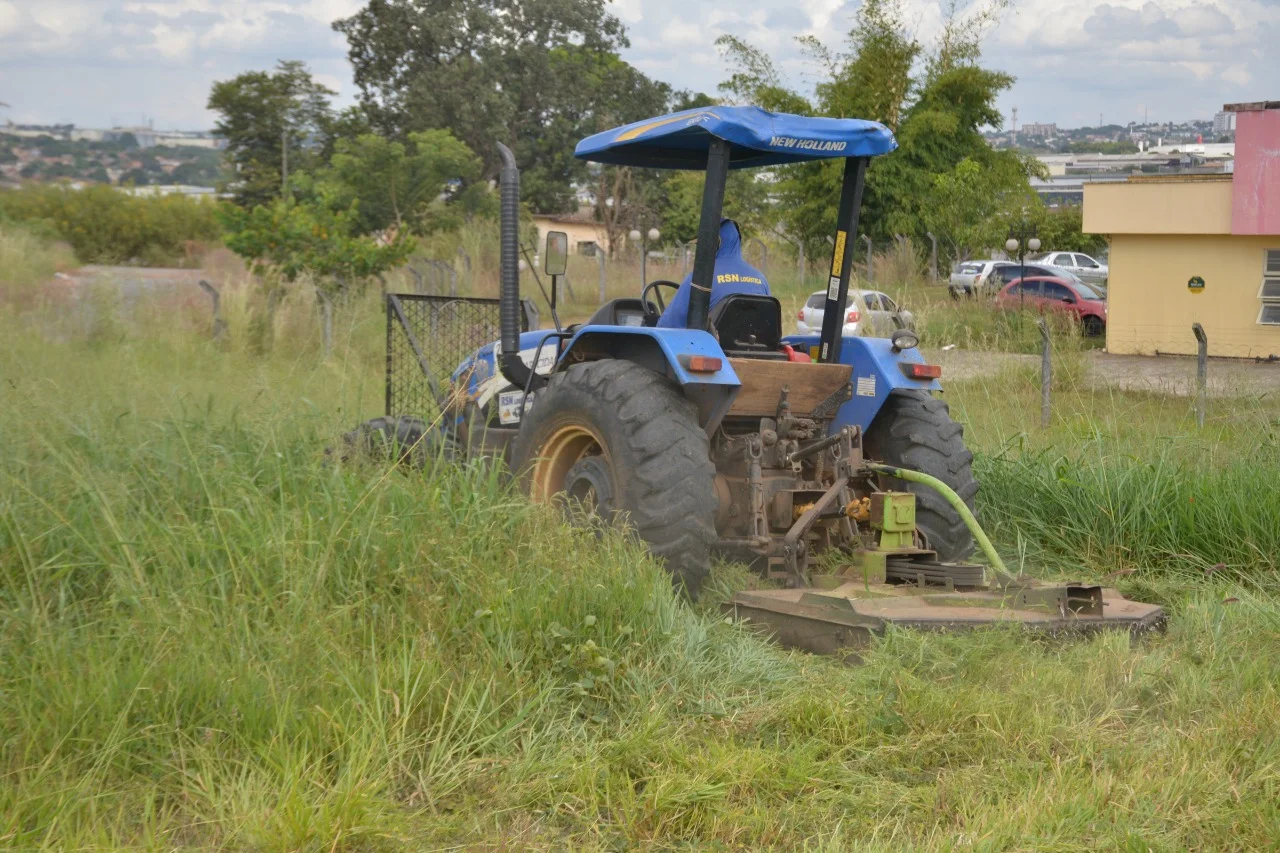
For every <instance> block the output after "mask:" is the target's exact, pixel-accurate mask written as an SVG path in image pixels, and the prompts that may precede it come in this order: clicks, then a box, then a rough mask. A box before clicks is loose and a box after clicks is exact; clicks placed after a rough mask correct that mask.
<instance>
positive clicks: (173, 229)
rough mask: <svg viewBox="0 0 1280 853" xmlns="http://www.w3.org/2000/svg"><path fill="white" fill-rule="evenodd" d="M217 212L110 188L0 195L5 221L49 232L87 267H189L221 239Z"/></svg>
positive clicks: (178, 199)
mask: <svg viewBox="0 0 1280 853" xmlns="http://www.w3.org/2000/svg"><path fill="white" fill-rule="evenodd" d="M216 211H217V207H216V205H215V204H213V203H210V202H205V201H199V200H195V199H191V198H187V197H185V196H176V195H170V196H159V197H146V198H139V197H135V196H132V195H129V194H128V193H122V192H120V191H118V190H115V189H112V188H111V187H105V186H93V187H87V188H85V189H83V190H72V189H68V188H66V187H60V186H29V187H25V188H23V189H20V190H6V191H0V218H7V219H11V220H15V221H18V222H24V223H33V224H38V226H39V227H43V228H46V229H48V230H49V231H50V232H52V233H53V234H56V235H57V237H58V238H59V239H62V240H65V241H66V242H68V243H70V244H71V247H72V249H73V250H74V251H75V253H76V257H78V258H79V259H80V261H81V262H83V263H97V264H123V263H139V264H142V265H144V266H173V265H184V264H189V263H191V262H192V254H193V252H196V251H199V250H200V249H201V248H204V247H205V246H207V244H210V243H214V242H217V241H218V240H219V239H220V236H221V227H220V226H219V224H218V220H217V217H216V215H215V214H216Z"/></svg>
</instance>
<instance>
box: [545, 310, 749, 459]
mask: <svg viewBox="0 0 1280 853" xmlns="http://www.w3.org/2000/svg"><path fill="white" fill-rule="evenodd" d="M692 356H709V357H712V358H718V359H720V368H719V369H718V370H714V371H708V372H703V371H698V372H694V371H690V370H689V369H688V367H687V364H688V359H689V358H690V357H692ZM603 358H611V359H622V360H625V361H631V362H635V363H636V364H639V365H641V366H642V367H645V368H647V369H649V370H652V371H653V372H654V373H658V374H661V375H664V376H666V377H667V378H668V379H669V380H671V381H672V382H674V383H675V384H676V385H678V386H679V387H680V389H681V391H683V393H684V395H685V396H686V397H688V398H689V399H690V400H692V401H693V402H694V403H695V404H696V405H697V406H698V423H699V425H700V426H702V427H703V428H704V429H705V430H706V431H707V433H708V434H710V433H712V432H714V431H715V429H716V428H717V427H718V426H719V425H720V421H721V419H722V418H723V417H724V415H725V412H727V411H729V406H730V404H731V403H732V402H733V398H734V397H735V396H737V394H738V389H739V388H741V387H742V382H741V381H740V380H739V379H738V374H737V373H735V372H734V370H733V366H732V365H731V364H729V358H728V356H726V355H725V354H724V350H722V349H721V348H720V344H719V342H717V341H716V339H715V338H714V337H712V336H711V335H710V334H709V333H708V332H705V331H702V330H701V329H664V328H651V327H647V326H595V325H592V326H583V327H582V328H581V329H578V330H577V332H576V333H575V334H574V336H573V338H572V339H571V340H570V341H569V343H568V345H567V346H566V347H565V350H564V353H563V354H562V355H561V356H560V361H559V362H558V363H557V364H556V367H555V370H556V371H557V372H559V371H563V370H567V369H568V368H569V366H570V365H573V364H577V363H578V362H581V361H595V360H599V359H603Z"/></svg>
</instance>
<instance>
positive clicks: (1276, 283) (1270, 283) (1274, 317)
mask: <svg viewBox="0 0 1280 853" xmlns="http://www.w3.org/2000/svg"><path fill="white" fill-rule="evenodd" d="M1258 299H1260V300H1262V309H1261V310H1260V311H1259V312H1258V323H1260V324H1261V325H1263V326H1280V249H1268V250H1267V261H1266V265H1265V267H1264V269H1263V272H1262V287H1261V288H1259V289H1258Z"/></svg>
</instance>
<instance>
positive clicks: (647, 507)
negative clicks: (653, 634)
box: [364, 107, 1163, 652]
mask: <svg viewBox="0 0 1280 853" xmlns="http://www.w3.org/2000/svg"><path fill="white" fill-rule="evenodd" d="M896 147H897V143H896V142H895V141H894V138H893V135H892V134H891V133H890V132H889V130H888V129H886V128H885V127H884V126H882V125H880V124H877V123H875V122H869V121H858V120H848V119H828V118H804V117H799V116H790V115H780V114H774V113H769V112H766V111H764V110H761V109H759V108H756V107H711V108H706V109H697V110H689V111H686V112H682V113H676V114H673V115H669V116H663V117H660V118H655V119H652V120H649V121H644V122H638V123H636V124H631V125H627V126H625V127H620V128H617V129H615V130H611V131H608V132H605V133H601V134H597V135H596V136H592V137H590V138H588V139H585V140H583V141H582V142H581V143H579V145H578V148H577V152H576V154H577V156H578V157H580V158H583V159H586V160H591V161H595V162H598V163H607V164H616V165H628V166H640V167H654V168H665V169H699V170H705V172H706V179H705V184H704V190H703V199H702V213H701V219H700V223H699V230H698V242H697V250H696V255H695V258H694V264H693V273H692V282H691V284H692V286H691V288H690V291H689V300H688V311H687V315H686V316H685V317H684V318H683V319H684V322H683V328H667V327H659V326H658V325H657V321H658V319H659V317H660V316H661V314H662V312H663V311H664V310H665V300H664V298H663V295H662V292H661V291H662V289H663V288H675V287H677V285H675V284H674V283H672V282H664V281H655V282H650V283H648V284H647V285H646V286H645V287H644V289H643V291H642V292H641V294H640V297H639V298H638V299H636V298H631V299H615V300H613V301H611V302H608V303H606V304H604V305H602V306H601V307H600V308H599V309H598V310H597V311H596V312H595V314H594V316H592V317H591V318H590V319H589V320H588V321H587V322H586V323H583V324H581V325H579V326H571V327H568V328H564V329H562V328H561V326H560V322H559V319H558V318H556V317H555V306H556V291H557V286H558V277H559V276H560V275H562V274H563V273H564V269H565V256H566V254H567V249H568V242H567V239H565V236H564V235H563V234H557V233H554V232H553V233H552V234H550V235H548V238H547V246H546V250H545V255H544V257H545V268H544V271H545V272H546V273H547V274H548V275H550V277H551V291H550V298H549V302H550V305H551V309H552V314H553V319H555V329H553V330H537V331H526V332H523V333H522V332H521V328H520V322H521V317H522V316H523V315H524V312H522V309H521V302H520V293H519V286H520V284H519V270H518V266H517V264H518V262H519V258H518V253H519V251H520V247H519V245H518V242H517V232H518V227H519V218H518V214H519V200H520V189H519V172H518V170H517V168H516V163H515V159H514V157H513V156H512V154H511V152H510V151H509V150H508V149H507V148H506V147H505V146H500V148H501V152H502V155H503V160H504V167H503V170H502V174H501V205H502V232H501V241H502V245H501V258H502V259H501V276H502V280H501V286H502V290H501V299H500V301H499V304H498V306H497V308H498V313H499V315H500V323H499V325H500V333H501V334H500V338H501V339H500V340H499V341H497V342H496V343H490V344H487V345H485V346H482V347H480V348H479V349H478V350H476V351H475V352H474V353H472V354H471V355H470V356H469V357H468V358H466V359H465V360H464V361H463V362H462V364H461V365H460V366H458V367H457V368H456V369H455V370H454V371H453V372H452V374H451V377H450V379H451V387H449V388H448V389H446V390H444V391H443V392H442V393H440V395H439V399H438V403H439V406H440V407H441V409H442V410H443V416H442V417H441V419H440V420H439V421H438V422H437V423H438V425H437V426H436V427H435V428H434V429H432V430H430V431H426V427H425V426H424V425H423V424H422V423H421V422H419V421H416V420H412V419H406V418H404V417H400V418H393V417H390V416H393V415H408V414H414V415H424V414H427V413H426V412H420V411H419V412H405V411H392V408H393V406H392V400H391V397H392V395H391V388H392V377H391V376H390V375H389V377H388V409H389V411H388V416H389V417H388V418H386V419H380V420H379V421H377V422H374V423H372V424H370V425H368V426H367V427H366V432H365V433H364V434H365V435H366V436H368V435H373V434H381V435H382V436H383V437H384V438H385V439H387V440H390V441H393V442H397V443H400V444H402V445H403V444H412V443H413V442H415V441H417V440H418V439H419V438H425V440H426V443H427V444H428V445H432V444H437V445H438V444H443V445H445V446H446V447H447V448H448V449H449V450H450V452H456V453H460V454H475V455H488V456H494V455H501V456H502V457H503V458H505V459H506V460H507V462H508V463H509V464H510V466H511V468H512V470H513V471H516V472H518V473H519V475H520V476H521V478H522V483H523V484H524V486H525V488H526V489H527V491H528V493H529V494H530V495H531V496H532V497H533V498H534V499H535V500H539V501H553V500H564V501H566V502H567V503H569V504H572V505H573V506H574V507H575V511H576V512H586V513H589V514H591V515H594V516H596V517H598V518H599V519H603V520H606V521H611V520H615V519H625V522H626V523H627V524H629V525H630V526H631V527H632V528H633V529H634V530H635V531H636V533H637V534H638V535H639V537H640V538H641V539H642V540H644V541H645V542H646V543H647V544H648V546H649V548H650V549H651V551H652V552H653V553H654V554H655V555H656V556H658V557H660V558H661V559H662V560H663V561H664V562H665V564H666V567H667V569H668V570H669V571H670V572H671V574H672V575H673V577H674V578H675V580H676V582H677V583H678V584H679V585H681V586H683V587H685V588H686V589H687V590H688V591H689V592H691V593H692V592H696V591H697V589H698V587H699V586H700V585H701V584H702V582H703V580H704V579H705V577H706V575H707V571H708V565H709V563H710V561H711V557H712V555H713V554H717V553H719V554H726V555H729V556H732V557H734V558H737V559H740V560H744V561H746V562H748V563H750V564H752V565H753V566H755V567H757V568H758V569H759V570H760V571H761V573H762V574H763V575H764V576H765V577H767V578H770V579H772V580H774V581H776V582H778V583H779V585H780V586H782V587H785V588H781V589H771V590H759V591H748V592H743V593H740V594H739V595H737V596H736V597H735V598H734V599H733V601H732V602H730V604H729V605H728V609H729V610H730V611H731V612H732V613H734V614H735V615H736V616H738V617H739V618H742V619H745V620H749V621H751V622H754V623H759V624H760V625H762V626H763V627H765V628H766V629H768V630H769V631H770V632H771V633H772V634H773V635H774V636H776V637H777V639H778V640H780V641H781V642H783V643H786V644H788V645H792V646H798V647H801V648H806V649H810V650H812V651H815V652H833V651H835V650H837V649H839V648H841V647H843V646H850V645H857V644H859V643H860V642H862V641H864V640H865V639H866V637H867V636H868V635H869V634H870V633H871V632H875V631H879V630H882V629H883V628H884V626H885V625H887V624H889V623H895V624H901V625H904V626H910V627H913V628H925V629H955V628H968V627H974V626H979V625H990V624H995V623H1005V622H1012V623H1017V624H1021V625H1025V626H1027V627H1029V628H1034V629H1045V630H1051V631H1062V630H1096V629H1099V628H1122V629H1127V630H1134V631H1137V630H1141V629H1145V628H1148V627H1152V626H1154V625H1157V624H1159V623H1160V622H1161V620H1162V618H1163V616H1162V613H1161V611H1160V609H1159V608H1158V607H1155V606H1152V605H1146V604H1139V603H1136V602H1131V601H1127V600H1125V599H1124V598H1122V597H1120V596H1119V595H1118V594H1117V593H1115V592H1114V591H1111V590H1104V589H1102V588H1100V587H1097V586H1090V585H1081V584H1044V583H1037V582H1035V581H1031V580H1027V579H1023V578H1013V577H1011V576H1010V575H1009V573H1008V572H1007V571H1006V570H1005V569H1004V567H1003V565H1002V563H1001V562H1000V557H999V555H998V554H997V553H996V552H995V549H994V548H992V547H991V543H990V542H989V541H988V540H987V538H986V536H985V535H984V534H983V533H982V530H981V528H980V527H979V526H978V523H977V521H976V520H975V519H974V517H973V514H972V512H971V509H970V505H971V502H972V500H973V497H974V494H975V493H976V492H977V489H978V485H977V483H976V482H975V481H974V479H973V474H972V471H971V469H970V462H971V460H972V458H973V456H972V454H971V453H970V452H969V451H968V450H967V449H966V448H965V446H964V441H963V438H962V434H961V428H960V426H959V425H958V424H956V423H955V422H954V421H953V420H952V419H951V417H950V416H949V414H948V412H947V407H946V405H945V404H943V402H942V401H941V400H939V399H938V398H937V397H936V396H935V394H936V393H937V392H939V391H941V386H940V385H939V383H938V376H939V375H940V372H941V371H940V370H939V368H937V367H935V366H932V365H928V364H925V363H924V362H923V360H922V359H921V357H920V355H919V352H918V351H917V349H916V345H917V343H918V339H917V338H916V336H915V334H914V333H913V332H911V331H909V330H906V329H899V330H898V331H896V332H895V333H894V334H893V335H892V337H891V338H889V339H887V340H886V339H881V338H864V337H849V338H842V337H841V331H842V325H843V324H842V320H843V318H844V316H845V305H846V301H847V298H848V289H849V278H850V270H851V267H852V263H853V251H852V247H853V245H854V243H855V241H856V235H857V229H858V213H859V207H860V205H861V199H862V192H863V186H864V179H865V175H866V169H867V163H868V161H869V159H870V158H871V157H874V156H878V155H882V154H887V153H889V152H891V151H893V150H894V148H896ZM833 158H839V159H842V160H843V161H844V180H843V188H842V190H841V195H840V200H839V208H838V218H837V223H836V231H835V234H834V250H833V257H832V260H831V266H830V275H829V279H828V289H827V301H826V305H825V311H824V314H823V327H822V333H821V334H820V335H793V336H786V337H784V336H783V333H782V312H781V307H780V305H779V303H778V300H777V299H775V298H773V297H772V296H762V295H743V294H737V295H730V296H728V297H727V298H723V299H721V300H719V301H717V302H716V303H715V304H714V305H712V304H711V302H712V300H711V296H712V294H711V291H712V286H713V284H714V282H715V271H716V254H717V242H718V240H717V238H718V234H719V228H720V225H721V211H722V206H723V201H724V191H725V179H726V175H727V172H728V170H729V169H737V168H748V167H771V166H779V165H783V164H787V163H795V162H800V161H806V160H821V159H833ZM396 299H397V297H396V296H394V295H393V296H390V297H389V305H390V306H392V307H395V309H396V311H400V308H399V307H398V305H399V303H398V302H395V300H396ZM399 316H400V317H401V318H402V319H403V316H404V315H403V314H400V315H399ZM389 317H390V313H389ZM668 319H670V318H668ZM433 328H434V327H433ZM405 332H406V333H407V334H408V336H409V338H410V339H411V340H410V343H411V344H412V349H413V352H414V353H415V354H416V362H417V364H419V365H421V366H422V368H423V369H424V370H425V369H426V367H427V365H426V364H425V362H424V358H423V350H422V348H421V342H420V341H418V340H416V339H413V335H412V331H411V330H410V329H409V327H408V326H405ZM437 333H438V330H437V331H433V332H431V334H432V335H435V334H437ZM391 340H392V338H391V324H390V320H389V323H388V342H389V344H390V343H391ZM389 364H390V359H389ZM975 542H977V543H978V544H979V545H981V548H982V552H983V554H984V556H985V557H986V559H987V562H988V563H989V565H988V566H986V567H983V566H980V565H971V564H968V563H966V562H965V559H966V558H967V557H968V556H969V555H970V554H971V553H972V552H973V550H974V544H975ZM832 549H834V550H835V551H837V552H839V553H840V554H844V555H847V556H848V560H847V561H846V562H845V563H844V567H843V568H842V569H841V570H840V571H838V572H836V573H834V574H816V573H815V572H814V569H813V566H814V559H813V558H814V557H815V555H817V554H819V553H820V552H824V551H831V550H832ZM836 562H838V561H833V560H831V559H824V560H823V561H822V564H823V565H825V566H831V565H833V564H835V563H836Z"/></svg>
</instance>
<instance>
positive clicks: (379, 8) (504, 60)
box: [334, 0, 670, 211]
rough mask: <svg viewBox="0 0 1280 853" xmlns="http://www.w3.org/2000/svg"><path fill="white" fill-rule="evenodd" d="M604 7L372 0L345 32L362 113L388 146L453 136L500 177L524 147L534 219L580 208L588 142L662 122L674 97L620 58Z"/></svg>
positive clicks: (614, 22) (526, 1) (553, 1)
mask: <svg viewBox="0 0 1280 853" xmlns="http://www.w3.org/2000/svg"><path fill="white" fill-rule="evenodd" d="M604 7H605V4H604V0H441V1H440V2H427V0H370V2H369V3H368V5H367V6H365V7H364V8H363V9H362V10H360V11H359V12H357V13H356V14H355V15H353V16H351V17H350V18H345V19H342V20H339V21H337V22H335V23H334V28H335V29H336V30H337V31H338V32H341V33H342V34H343V35H345V36H346V38H347V43H348V57H349V59H350V60H351V64H352V68H353V70H354V74H355V82H356V85H357V86H358V87H359V88H360V91H361V103H362V106H363V108H364V110H365V112H366V113H367V114H368V116H369V117H370V119H371V121H372V123H373V125H374V126H375V127H376V128H377V129H378V130H379V131H380V132H381V133H382V134H383V135H384V136H387V137H389V138H393V139H404V138H405V135H406V134H408V133H410V132H412V131H420V130H428V129H447V130H449V131H451V132H452V133H453V135H454V136H456V137H457V138H458V139H459V140H461V141H462V142H463V143H465V144H466V145H467V146H468V147H469V148H471V150H472V151H474V152H476V153H477V154H478V155H479V156H480V157H481V158H482V162H483V171H482V174H481V177H483V178H486V179H491V178H493V177H494V176H496V175H497V172H498V168H499V165H500V163H499V157H498V153H497V149H496V146H495V144H494V143H495V142H497V141H503V142H506V143H507V144H509V145H512V146H513V148H514V150H515V154H516V157H517V160H518V161H519V162H520V164H521V166H522V175H521V184H522V187H521V188H522V190H523V194H524V197H525V199H526V200H527V201H528V202H529V204H530V206H531V207H532V208H533V209H534V210H542V211H562V210H571V209H573V208H574V207H575V206H576V201H575V198H574V195H573V192H572V183H573V181H574V180H581V179H583V178H584V177H585V175H586V171H585V168H584V166H583V164H582V163H581V162H580V161H577V160H575V159H574V157H573V147H574V145H575V143H576V142H577V141H578V139H580V138H581V137H582V136H586V135H589V134H590V133H594V132H597V131H599V130H604V129H606V128H607V127H610V126H613V125H615V124H620V123H625V122H628V121H633V120H637V119H641V118H645V117H646V116H649V115H655V114H658V113H661V112H662V111H663V109H664V108H665V106H666V103H667V100H668V97H669V95H670V90H669V88H668V87H667V86H666V85H665V84H661V83H656V82H654V81H652V80H650V79H649V78H647V77H646V76H645V75H643V74H641V73H640V72H639V71H637V70H636V69H635V68H633V67H631V66H630V65H628V64H627V63H625V62H623V61H622V60H621V59H619V58H618V56H617V50H618V49H620V48H622V47H625V46H626V45H627V41H626V37H625V35H624V32H623V27H622V24H621V22H620V21H618V19H617V18H616V17H614V16H613V15H610V14H607V13H606V12H605V8H604Z"/></svg>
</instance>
